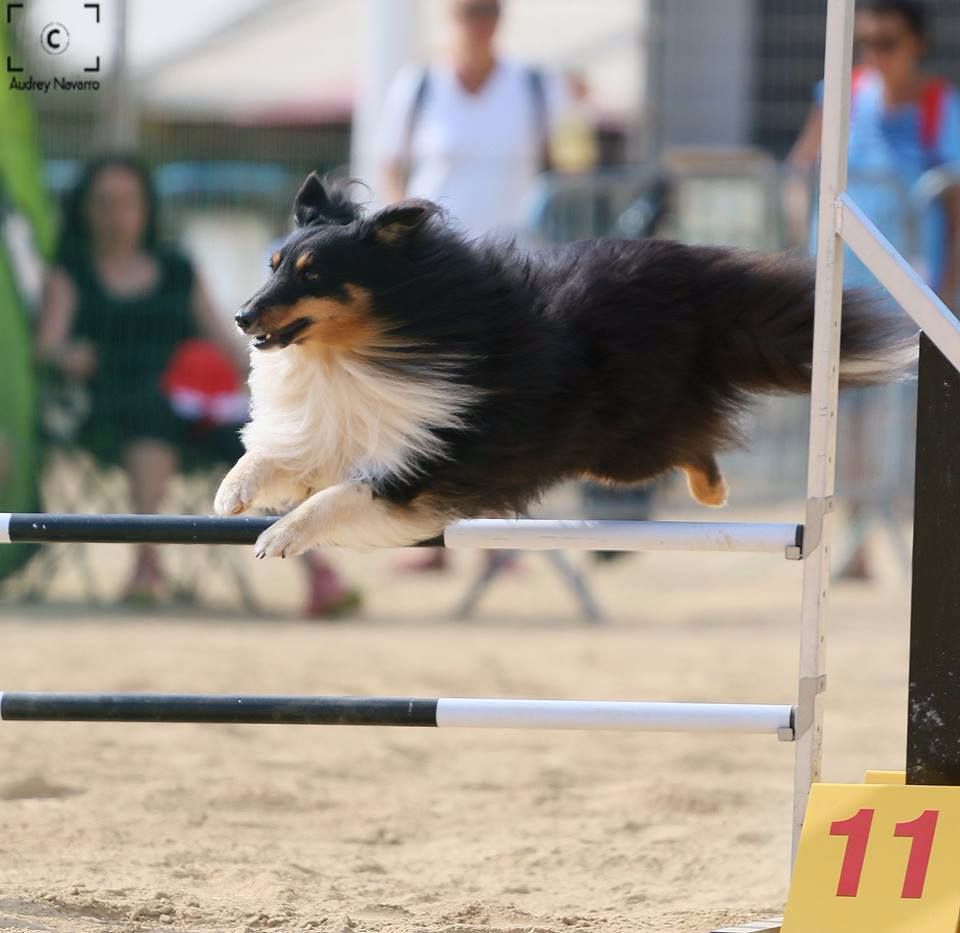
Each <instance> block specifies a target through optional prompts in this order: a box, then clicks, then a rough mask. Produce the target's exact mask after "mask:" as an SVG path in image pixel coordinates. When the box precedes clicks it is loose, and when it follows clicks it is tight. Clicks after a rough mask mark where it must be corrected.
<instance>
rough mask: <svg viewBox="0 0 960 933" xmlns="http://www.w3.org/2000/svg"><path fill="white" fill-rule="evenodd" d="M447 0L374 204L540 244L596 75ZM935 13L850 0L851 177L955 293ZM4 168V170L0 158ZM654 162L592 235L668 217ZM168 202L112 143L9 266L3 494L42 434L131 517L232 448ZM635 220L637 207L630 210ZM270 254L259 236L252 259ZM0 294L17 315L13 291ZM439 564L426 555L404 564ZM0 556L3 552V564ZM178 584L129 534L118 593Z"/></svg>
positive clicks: (791, 201) (494, 18)
mask: <svg viewBox="0 0 960 933" xmlns="http://www.w3.org/2000/svg"><path fill="white" fill-rule="evenodd" d="M448 8H449V10H448V12H449V16H450V19H451V25H452V28H451V32H450V35H451V40H450V43H449V46H448V48H447V49H446V50H445V53H444V54H443V55H442V56H440V57H437V58H436V59H435V60H433V61H429V62H425V63H423V62H421V63H410V64H409V65H408V66H407V67H405V68H404V69H402V70H401V72H400V73H399V74H398V75H397V76H396V78H395V80H394V83H393V86H392V88H391V90H390V93H389V94H388V95H387V98H386V103H385V106H384V110H383V113H382V116H381V120H380V123H379V140H378V145H377V164H378V171H377V177H375V178H371V179H367V181H368V182H370V184H371V185H372V187H373V190H374V193H375V196H376V198H377V199H378V200H380V201H384V202H387V201H395V200H399V199H402V198H406V197H424V198H430V199H432V200H435V201H437V202H439V203H441V204H442V205H443V206H444V207H445V208H446V210H447V211H448V212H449V214H450V216H451V217H452V218H453V219H454V221H455V222H456V223H458V224H459V225H461V226H462V227H463V228H465V229H466V230H468V231H469V232H470V233H472V234H476V235H487V234H489V235H510V236H515V237H521V238H528V239H529V240H530V241H531V243H533V242H535V241H536V240H538V239H540V240H543V239H544V238H545V236H544V231H543V230H542V229H538V228H537V225H536V223H535V222H533V221H532V220H531V217H532V216H533V214H532V212H531V203H532V201H531V198H532V193H533V192H534V191H535V190H536V188H537V185H538V184H539V183H541V182H542V180H543V179H544V178H548V179H549V178H570V177H574V176H576V177H580V178H582V179H583V180H584V188H585V190H589V185H590V180H591V179H592V178H594V177H595V171H594V170H595V169H596V167H597V162H598V158H599V146H598V141H597V135H596V132H595V123H596V121H595V110H594V105H595V102H593V101H591V96H590V89H589V87H587V86H586V84H585V82H584V80H583V78H582V76H581V75H580V74H579V73H577V72H565V73H555V72H553V71H551V70H549V69H546V68H543V67H541V66H539V65H537V64H534V63H531V62H525V61H519V60H516V59H514V58H511V57H510V56H508V55H507V54H504V53H503V52H502V51H501V49H500V48H499V45H498V42H497V36H498V25H499V23H500V20H501V17H502V14H503V10H502V9H501V3H500V2H497V0H449V2H448ZM934 28H935V26H934V24H933V23H931V22H930V21H928V19H927V17H926V15H925V10H924V7H923V6H922V4H920V3H919V2H910V0H874V2H867V3H861V4H860V12H859V13H858V16H857V21H856V58H857V65H856V69H855V71H854V75H853V97H852V102H851V125H850V138H849V165H850V190H851V192H852V194H853V197H854V199H855V200H856V201H857V203H858V204H860V205H861V206H862V207H863V209H864V210H865V211H866V212H867V214H868V215H869V216H870V217H871V219H872V220H873V221H874V222H875V223H876V224H877V226H878V227H879V229H880V230H881V232H882V233H884V234H885V235H886V236H887V238H888V239H889V240H890V241H891V242H892V243H893V245H894V246H896V247H897V248H898V249H899V250H900V251H901V252H902V253H903V254H904V255H905V256H907V257H908V259H909V260H910V261H911V262H912V263H913V264H914V265H915V267H916V268H917V269H918V270H919V271H920V272H921V274H922V275H923V277H924V278H925V280H926V281H927V282H928V283H929V284H930V286H931V287H932V288H934V289H935V290H936V291H937V292H938V293H939V294H940V295H941V296H942V297H943V299H944V300H945V301H947V302H948V303H951V302H954V301H955V300H956V298H957V293H958V288H960V185H958V184H956V178H957V176H956V175H954V174H952V172H955V171H957V170H960V93H958V91H957V89H956V88H955V87H953V86H952V85H950V84H949V83H948V82H946V81H944V80H942V79H940V78H938V77H937V76H936V75H931V74H927V73H926V71H925V70H924V56H925V52H926V47H927V42H928V38H929V35H930V33H931V31H932V30H933V29H934ZM811 95H812V103H811V107H810V113H809V116H808V118H807V121H806V123H805V125H804V126H803V127H802V128H799V134H798V138H797V141H796V144H795V146H794V147H793V150H792V152H791V153H790V156H789V159H788V161H787V166H786V170H785V171H784V174H783V179H784V184H783V189H782V194H783V205H784V207H785V213H786V221H787V230H788V231H789V236H788V239H790V238H792V239H793V240H794V241H796V242H798V243H805V244H807V245H808V246H809V247H810V248H811V249H812V248H813V242H814V241H813V236H814V234H813V232H812V231H815V224H816V208H815V203H816V199H815V197H813V196H812V194H813V192H814V190H815V186H814V181H815V168H816V164H817V160H818V153H819V146H820V137H821V130H822V115H821V95H822V88H821V87H819V86H818V87H816V88H811ZM6 168H7V166H4V165H2V164H0V173H3V171H4V170H5V169H6ZM938 172H939V173H940V174H937V173H938ZM931 173H933V174H931ZM653 174H654V176H655V177H654V178H653V181H652V182H651V181H650V179H649V177H647V176H645V181H644V184H643V185H640V186H638V187H637V189H636V191H635V192H634V196H633V197H632V198H631V200H630V203H628V204H626V205H624V208H623V210H620V211H618V212H616V215H615V216H611V217H610V218H609V221H610V222H609V225H608V229H606V230H604V231H602V232H606V233H612V234H620V235H623V234H624V232H625V231H627V232H629V234H630V235H650V234H656V233H658V232H662V230H663V227H662V225H661V221H662V220H663V218H664V217H665V216H667V215H669V212H670V210H671V208H675V207H676V205H675V204H672V203H671V191H670V179H669V177H666V178H665V177H664V175H663V173H660V172H655V173H653ZM648 175H649V173H648ZM0 180H3V179H0ZM934 182H936V183H935V184H934ZM0 192H2V194H3V197H2V198H0V214H3V216H4V217H5V218H6V219H5V228H4V229H5V230H6V231H7V237H6V239H5V241H4V243H3V244H2V245H3V250H2V251H3V252H4V259H5V262H6V263H7V264H9V265H11V266H17V265H18V264H21V263H25V262H26V259H20V258H18V257H22V255H23V250H22V249H20V247H19V246H18V245H17V241H16V231H17V226H16V222H15V221H14V215H17V214H18V204H17V197H16V192H15V191H14V190H13V186H11V185H10V184H6V183H5V184H4V185H2V186H0ZM651 199H652V200H653V201H654V202H655V203H652V204H651V203H650V202H651ZM160 211H161V204H160V201H159V200H158V197H157V194H156V192H155V189H154V184H153V180H152V178H151V173H150V172H149V171H148V169H147V168H146V163H145V162H144V161H143V160H142V159H141V158H140V157H138V156H137V155H130V154H105V155H103V156H101V157H100V158H97V159H96V160H94V161H92V162H90V163H89V164H87V165H85V166H84V167H83V170H82V171H81V172H80V174H79V176H78V177H77V178H76V179H75V181H74V184H73V186H72V188H71V190H70V191H69V193H68V194H67V195H66V196H65V197H64V198H63V199H62V203H61V204H60V210H59V218H60V220H59V233H58V236H57V239H56V245H55V246H54V247H53V248H52V250H48V253H49V255H48V257H47V259H48V262H47V264H46V271H45V273H44V282H43V286H42V290H41V293H40V296H39V299H38V300H36V301H33V299H32V296H30V295H29V294H27V292H28V289H27V288H25V287H24V286H23V284H22V282H20V278H22V276H18V275H16V274H13V275H11V284H10V289H11V294H13V292H14V291H16V293H17V294H19V295H20V297H21V299H22V302H21V303H22V305H23V307H24V308H28V310H29V315H28V316H26V317H24V320H28V321H29V328H28V330H29V336H25V338H24V339H25V341H28V342H29V349H28V350H27V349H26V348H25V352H28V353H29V354H30V358H31V359H32V360H33V370H32V371H33V375H34V379H35V385H36V387H37V390H38V392H39V399H38V400H36V401H35V404H36V405H37V406H38V407H39V409H40V416H39V419H38V420H39V433H40V442H39V458H40V459H39V460H38V466H37V468H36V470H35V471H34V475H33V476H32V483H28V484H27V485H28V486H29V487H31V488H29V489H28V488H27V487H26V486H24V484H23V483H22V482H21V483H20V484H19V486H18V487H17V490H16V495H14V494H13V492H12V490H13V489H14V486H13V483H12V480H11V477H12V476H13V472H14V470H13V462H14V460H15V459H16V448H15V447H14V446H13V443H14V442H13V441H6V442H5V441H4V436H5V435H4V433H3V432H4V428H5V427H6V429H7V433H8V434H9V435H10V437H17V436H18V434H17V433H16V432H17V431H19V432H20V435H19V436H22V432H23V426H22V424H21V425H20V426H19V427H17V428H16V430H14V429H13V428H10V427H9V424H8V425H3V424H0V508H4V509H8V508H10V509H20V510H26V509H27V508H29V507H31V506H32V505H37V504H38V503H37V499H36V495H37V494H36V487H37V483H36V479H37V476H39V475H40V474H41V473H42V471H43V463H44V456H45V451H47V450H48V449H50V448H52V447H57V448H60V449H63V448H71V449H77V450H81V451H84V452H85V453H86V455H87V456H88V457H89V460H90V462H92V463H93V464H94V469H95V470H106V469H119V470H120V471H122V474H123V476H124V477H125V480H126V484H127V489H128V496H129V508H130V509H131V510H133V511H137V512H143V513H152V512H157V511H160V510H162V509H163V508H164V507H165V505H166V503H167V498H168V493H169V490H170V484H171V481H172V478H173V477H174V476H175V475H177V474H179V473H183V472H190V471H204V470H208V471H210V475H212V476H215V475H217V471H218V470H221V468H223V467H225V466H227V465H229V464H230V463H231V462H232V461H233V460H234V459H235V458H236V457H237V456H238V454H239V449H240V442H239V438H238V434H237V431H238V426H239V425H240V424H242V423H243V421H244V419H245V416H246V407H245V406H246V396H245V393H244V388H243V386H244V381H245V373H246V367H247V353H246V348H245V346H244V345H243V342H242V341H241V339H240V335H239V334H238V333H237V332H236V331H235V330H234V329H233V328H232V326H231V325H230V324H229V320H230V317H229V313H228V311H229V309H226V308H222V307H217V306H216V302H215V300H214V299H213V298H212V291H211V289H210V288H209V287H208V286H207V285H206V284H205V282H204V278H203V276H202V275H201V273H200V272H199V270H198V268H197V265H196V264H195V262H193V261H192V260H191V258H190V257H189V256H188V255H187V253H186V251H185V250H184V249H183V248H178V247H177V246H175V245H174V244H171V243H169V242H166V241H165V239H164V238H163V236H162V230H163V229H164V224H163V223H162V219H161V217H160ZM19 213H23V212H19ZM637 216H640V217H641V218H644V219H643V221H642V222H640V223H639V224H637V223H633V225H632V226H631V225H630V224H629V223H627V221H628V220H629V218H634V219H635V218H636V217H637ZM668 228H669V225H668ZM283 232H284V231H282V230H278V231H276V233H277V235H278V236H282V235H283ZM596 232H597V231H596V230H595V229H590V230H577V229H575V228H571V229H570V230H568V231H567V233H568V234H569V235H571V236H572V235H583V234H594V233H596ZM271 250H272V245H271V243H269V242H268V241H266V240H265V241H264V243H263V255H264V261H263V270H264V275H265V274H266V269H267V259H266V257H267V256H268V255H269V253H270V252H271ZM846 274H847V278H848V280H849V281H850V282H851V283H857V284H872V281H871V279H870V276H869V274H868V273H867V272H866V270H865V269H864V267H863V266H862V265H861V264H860V263H859V262H857V261H856V260H855V258H854V257H848V260H847V264H846ZM31 305H33V306H32V307H30V306H31ZM4 307H5V308H7V309H8V310H5V311H4V313H5V314H7V315H10V314H11V313H12V309H13V305H12V304H6V305H4ZM7 323H8V322H7V321H5V322H4V324H5V326H6V325H7ZM10 328H11V329H12V330H15V328H14V324H13V322H10ZM25 333H26V331H25ZM8 376H9V374H8ZM3 378H4V377H3V376H2V375H0V380H2V379H3ZM9 397H10V398H11V399H13V398H14V395H13V389H12V388H11V389H10V395H9ZM32 404H34V401H32V400H31V399H30V397H29V395H23V396H22V397H21V399H20V405H21V407H22V406H30V405H32ZM7 417H8V419H9V418H10V417H11V416H10V415H9V414H8V415H7ZM17 443H22V442H21V441H17ZM22 459H23V458H22V457H21V460H22ZM221 472H222V470H221ZM21 479H22V477H21ZM94 482H95V480H94ZM585 496H586V502H587V508H588V509H590V510H591V511H592V514H594V515H595V516H598V517H605V516H608V515H611V516H616V517H632V518H643V517H646V516H647V515H648V514H649V512H650V508H651V503H650V493H649V492H648V491H641V492H639V493H631V494H624V495H611V494H609V493H607V492H603V491H597V490H587V491H586V492H585ZM210 498H211V501H212V491H211V494H210ZM4 500H6V501H4ZM75 506H76V507H77V509H78V510H79V509H82V508H84V507H87V504H85V503H75ZM489 560H490V561H491V567H490V568H489V569H490V570H491V572H499V570H501V569H503V567H504V566H506V565H508V564H509V561H507V560H506V558H505V557H504V556H503V555H497V554H493V555H491V556H490V558H489ZM860 560H861V566H860V567H859V570H860V571H861V572H864V573H865V572H866V570H865V565H864V564H863V563H862V562H863V557H862V555H861V556H860ZM444 566H445V565H444V560H443V553H442V552H437V553H436V554H431V555H427V556H425V557H424V556H422V555H421V556H418V558H417V560H416V561H415V562H414V563H413V564H409V565H404V568H405V569H407V570H411V571H439V570H442V569H444ZM6 569H8V570H9V569H12V568H6ZM3 571H4V567H3V565H0V576H2V574H3ZM303 571H304V575H305V579H306V581H307V591H308V597H307V600H306V607H305V611H306V612H307V613H308V614H310V615H314V616H319V617H329V616H332V615H336V614H341V613H344V612H349V611H350V610H352V609H354V608H356V606H358V605H359V603H360V598H361V596H360V594H359V593H358V592H357V591H356V590H355V589H354V588H352V587H351V586H350V585H349V583H348V582H346V581H344V580H342V579H341V577H340V576H339V574H338V573H337V572H336V569H335V567H334V566H332V565H331V564H330V563H329V562H328V561H327V560H326V559H325V558H323V557H322V556H320V555H315V556H311V557H310V558H308V559H305V560H304V561H303ZM169 595H170V585H169V581H168V580H167V579H166V576H165V572H164V568H163V565H162V563H161V561H160V560H159V558H158V555H157V553H156V551H155V549H154V548H152V547H151V546H149V545H141V546H140V547H139V548H138V549H137V553H136V558H135V562H134V566H133V569H132V571H131V574H130V578H129V580H128V581H127V582H126V585H125V587H124V589H123V592H122V598H123V599H124V600H127V601H130V602H134V603H137V604H152V603H155V602H162V601H163V600H164V599H166V598H168V597H169Z"/></svg>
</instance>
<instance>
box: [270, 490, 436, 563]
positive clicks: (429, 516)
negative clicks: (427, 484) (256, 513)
mask: <svg viewBox="0 0 960 933" xmlns="http://www.w3.org/2000/svg"><path fill="white" fill-rule="evenodd" d="M443 525H444V521H443V519H442V518H440V517H439V516H438V513H437V512H436V511H434V510H431V509H427V508H425V507H423V506H418V505H417V504H416V503H413V504H411V505H409V506H398V505H393V504H391V503H389V502H387V501H386V500H384V499H377V498H374V496H373V492H372V491H371V489H370V487H369V486H368V485H366V484H365V483H362V482H359V481H356V482H347V483H338V484H337V485H336V486H331V487H330V488H329V489H324V490H322V491H321V492H318V493H314V494H313V495H312V496H310V498H309V499H307V500H306V501H305V502H303V503H301V504H300V505H298V506H297V507H296V508H295V509H294V510H293V511H292V512H290V513H289V514H288V515H285V516H284V517H283V518H281V519H280V520H279V521H278V522H276V523H275V524H274V525H272V526H271V527H270V528H268V529H267V530H266V531H265V532H264V533H263V534H262V535H260V538H259V539H258V541H257V557H296V556H297V555H298V554H302V553H303V552H304V551H307V550H309V549H310V548H313V547H321V546H323V545H331V546H339V547H403V546H405V545H408V544H416V543H417V542H419V541H425V540H427V539H429V538H432V537H433V536H434V535H436V534H438V533H439V532H440V531H441V530H442V528H443Z"/></svg>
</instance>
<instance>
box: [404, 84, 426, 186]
mask: <svg viewBox="0 0 960 933" xmlns="http://www.w3.org/2000/svg"><path fill="white" fill-rule="evenodd" d="M429 90H430V69H429V68H424V69H423V73H422V74H421V75H420V78H419V80H418V81H417V88H416V90H415V91H414V92H413V101H412V102H411V104H410V113H409V114H408V115H407V126H406V130H405V132H404V140H403V172H404V175H405V176H406V179H405V183H406V182H407V181H409V180H410V175H411V174H412V172H413V134H414V133H416V131H417V125H418V124H419V122H420V117H421V116H423V107H424V104H426V102H427V92H428V91H429Z"/></svg>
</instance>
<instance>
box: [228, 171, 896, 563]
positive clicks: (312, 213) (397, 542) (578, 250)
mask: <svg viewBox="0 0 960 933" xmlns="http://www.w3.org/2000/svg"><path fill="white" fill-rule="evenodd" d="M294 217H295V220H296V228H295V230H294V232H293V233H292V234H291V235H290V237H289V238H288V239H287V241H286V242H285V243H284V245H283V247H282V248H281V249H280V250H278V251H277V252H276V253H275V254H274V255H273V257H272V259H271V262H270V267H271V275H270V277H269V279H268V281H267V282H266V284H265V285H264V286H263V287H262V288H261V289H260V290H259V291H258V292H257V293H256V294H255V295H253V297H252V298H250V299H249V301H247V302H246V304H245V305H244V306H243V307H242V308H241V310H240V311H239V313H238V314H237V315H236V321H237V324H238V326H239V327H240V329H241V330H242V331H243V332H244V333H246V334H247V335H248V336H249V337H250V338H251V355H252V363H251V366H252V369H251V375H250V388H251V396H252V408H251V420H250V422H249V424H247V425H246V427H245V428H244V429H243V432H242V437H243V442H244V446H245V448H246V453H245V454H244V455H243V457H242V458H241V459H240V460H239V461H238V462H237V464H236V465H235V466H234V467H233V469H231V470H230V472H229V473H228V474H227V476H226V478H225V479H224V480H223V483H222V485H221V486H220V489H219V491H218V492H217V496H216V501H215V511H216V512H217V514H219V515H237V514H240V513H242V512H245V511H246V510H248V509H251V508H255V507H256V508H261V509H270V510H286V509H291V510H290V511H289V512H287V514H285V515H284V516H283V517H282V518H280V519H279V520H278V521H277V522H275V523H274V524H273V525H272V526H271V527H270V528H269V529H267V530H266V531H265V532H264V533H263V534H262V535H261V536H260V538H259V540H258V541H257V545H256V552H257V556H259V557H261V558H263V557H277V556H279V557H291V556H294V555H297V554H301V553H303V552H304V551H306V550H308V549H310V548H313V547H316V546H321V545H338V546H355V547H372V546H387V547H397V546H404V545H410V544H414V543H417V542H421V541H424V540H428V539H432V538H434V537H435V536H436V535H438V534H439V533H441V532H442V530H443V528H444V527H445V526H446V525H448V524H449V523H451V522H453V521H456V520H458V519H462V518H469V517H478V516H505V515H516V514H520V513H523V512H524V511H525V510H526V509H527V508H528V506H529V505H530V504H531V502H533V501H535V500H536V499H537V498H538V496H539V495H540V494H541V493H542V492H543V491H545V490H546V489H547V488H548V487H550V486H553V485H554V484H556V483H558V482H560V481H563V480H571V479H584V478H589V479H593V480H599V481H602V482H607V483H642V482H644V481H646V480H649V479H651V478H653V477H656V476H658V475H659V474H662V473H664V472H666V471H669V470H673V469H677V468H679V469H680V470H683V471H684V472H685V473H686V477H687V482H688V485H689V489H690V492H691V494H692V496H693V498H694V499H695V500H696V501H697V502H699V503H702V504H703V505H707V506H721V505H724V504H725V502H726V498H727V486H726V483H725V481H724V478H723V475H722V473H721V471H720V468H719V466H718V464H717V459H716V455H717V453H718V451H722V450H724V449H726V448H729V447H731V446H732V445H735V444H738V443H740V442H741V440H742V438H741V436H740V431H739V429H738V416H739V415H740V414H742V412H743V411H744V410H745V409H746V407H747V406H748V405H749V403H750V400H751V398H753V397H754V396H756V395H757V394H762V393H767V394H769V393H805V392H808V391H809V386H810V367H811V354H812V342H813V303H814V275H813V270H812V268H811V265H810V264H809V263H808V262H807V261H805V260H801V259H798V258H796V257H791V256H789V255H779V256H769V255H761V254H756V253H751V252H746V251H742V250H735V249H725V248H718V247H707V246H689V245H685V244H682V243H677V242H672V241H668V240H656V239H647V240H613V239H608V240H603V239H601V240H585V241H582V242H577V243H573V244H570V245H568V246H564V247H560V248H557V249H553V250H550V251H545V252H542V253H534V252H531V251H529V250H526V249H523V248H521V247H520V246H518V245H516V244H513V243H503V242H495V241H490V240H479V241H471V240H469V239H468V238H466V237H465V236H464V235H462V234H461V233H459V232H457V231H456V230H455V229H453V228H452V227H451V225H450V224H449V223H447V222H446V220H445V218H444V216H443V213H442V211H441V209H440V208H439V207H438V206H437V205H436V204H433V203H431V202H429V201H425V200H407V201H403V202H400V203H397V204H394V205H392V206H389V207H386V208H384V209H382V210H380V211H377V212H375V213H372V214H369V215H368V214H367V213H365V211H364V210H363V209H362V208H361V207H360V206H358V204H356V203H354V201H353V200H352V199H351V198H350V196H349V191H348V188H347V186H346V185H343V184H330V183H325V182H324V181H322V180H321V179H320V178H319V177H317V175H316V174H311V175H310V176H309V177H308V178H307V180H306V181H305V182H304V184H303V186H302V188H301V189H300V191H299V193H298V194H297V196H296V200H295V202H294ZM904 347H905V343H904V340H903V335H902V333H901V332H900V329H899V327H898V326H897V325H896V323H895V322H892V321H891V320H890V319H889V317H887V316H885V315H884V314H882V313H880V312H879V311H878V309H877V308H876V307H875V306H874V304H873V302H872V301H871V299H870V297H869V296H868V295H867V294H865V293H862V292H857V291H847V292H846V293H845V295H844V312H843V333H842V339H841V360H840V372H839V379H840V382H841V385H869V384H873V383H877V382H883V381H888V380H890V379H891V378H893V377H894V376H895V374H896V373H897V372H899V371H900V369H901V368H902V366H903V363H902V358H903V353H904Z"/></svg>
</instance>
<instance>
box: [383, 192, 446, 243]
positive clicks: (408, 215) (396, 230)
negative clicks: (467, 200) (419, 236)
mask: <svg viewBox="0 0 960 933" xmlns="http://www.w3.org/2000/svg"><path fill="white" fill-rule="evenodd" d="M439 213H440V208H439V207H438V206H437V205H436V204H434V203H433V202H432V201H427V200H424V199H423V198H410V199H409V200H406V201H398V202H397V203H396V204H391V205H390V206H389V207H385V208H384V209H383V210H382V211H378V212H377V213H376V214H374V215H373V217H371V218H370V225H371V229H372V230H373V235H374V236H375V237H376V238H377V239H378V240H379V241H380V242H381V243H386V244H389V245H391V246H392V245H399V244H401V243H403V242H404V241H406V240H407V239H409V238H410V237H411V236H413V235H414V234H415V233H416V232H417V231H418V230H419V229H420V228H421V227H423V226H424V225H425V224H426V223H427V222H428V221H429V220H430V218H431V217H436V216H437V215H438V214H439Z"/></svg>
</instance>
